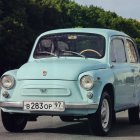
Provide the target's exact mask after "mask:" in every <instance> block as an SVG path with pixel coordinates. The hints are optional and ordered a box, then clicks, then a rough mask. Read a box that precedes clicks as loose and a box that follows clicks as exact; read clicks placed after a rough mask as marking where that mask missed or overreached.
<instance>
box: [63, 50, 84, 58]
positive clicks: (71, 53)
mask: <svg viewBox="0 0 140 140" xmlns="http://www.w3.org/2000/svg"><path fill="white" fill-rule="evenodd" d="M61 52H66V53H71V54H76V55H78V56H80V57H84V58H86V57H85V56H84V55H82V54H80V53H77V52H73V51H66V50H61Z"/></svg>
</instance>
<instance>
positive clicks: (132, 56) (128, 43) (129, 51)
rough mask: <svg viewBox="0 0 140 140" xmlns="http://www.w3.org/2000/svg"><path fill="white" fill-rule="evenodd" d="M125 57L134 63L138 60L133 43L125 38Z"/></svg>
mask: <svg viewBox="0 0 140 140" xmlns="http://www.w3.org/2000/svg"><path fill="white" fill-rule="evenodd" d="M126 48H127V57H128V60H129V62H130V63H136V62H137V61H138V58H137V54H136V51H135V47H134V44H133V43H132V41H130V40H128V39H127V40H126Z"/></svg>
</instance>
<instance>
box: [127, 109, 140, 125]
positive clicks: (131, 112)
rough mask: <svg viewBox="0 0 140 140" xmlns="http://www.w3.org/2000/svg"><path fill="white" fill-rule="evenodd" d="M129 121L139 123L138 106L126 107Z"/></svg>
mask: <svg viewBox="0 0 140 140" xmlns="http://www.w3.org/2000/svg"><path fill="white" fill-rule="evenodd" d="M128 117H129V122H130V123H131V124H138V123H139V106H138V107H133V108H130V109H128Z"/></svg>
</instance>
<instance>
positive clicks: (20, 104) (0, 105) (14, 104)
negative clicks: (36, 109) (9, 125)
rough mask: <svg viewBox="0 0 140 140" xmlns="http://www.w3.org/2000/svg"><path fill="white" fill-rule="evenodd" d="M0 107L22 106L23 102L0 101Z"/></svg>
mask: <svg viewBox="0 0 140 140" xmlns="http://www.w3.org/2000/svg"><path fill="white" fill-rule="evenodd" d="M0 107H12V108H22V107H23V102H0Z"/></svg>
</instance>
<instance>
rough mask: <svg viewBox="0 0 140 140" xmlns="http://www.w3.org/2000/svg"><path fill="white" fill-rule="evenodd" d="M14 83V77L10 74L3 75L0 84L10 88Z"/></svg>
mask: <svg viewBox="0 0 140 140" xmlns="http://www.w3.org/2000/svg"><path fill="white" fill-rule="evenodd" d="M14 84H15V79H14V77H12V76H10V75H4V76H2V78H1V85H2V87H3V88H5V89H11V88H12V87H13V86H14Z"/></svg>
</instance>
